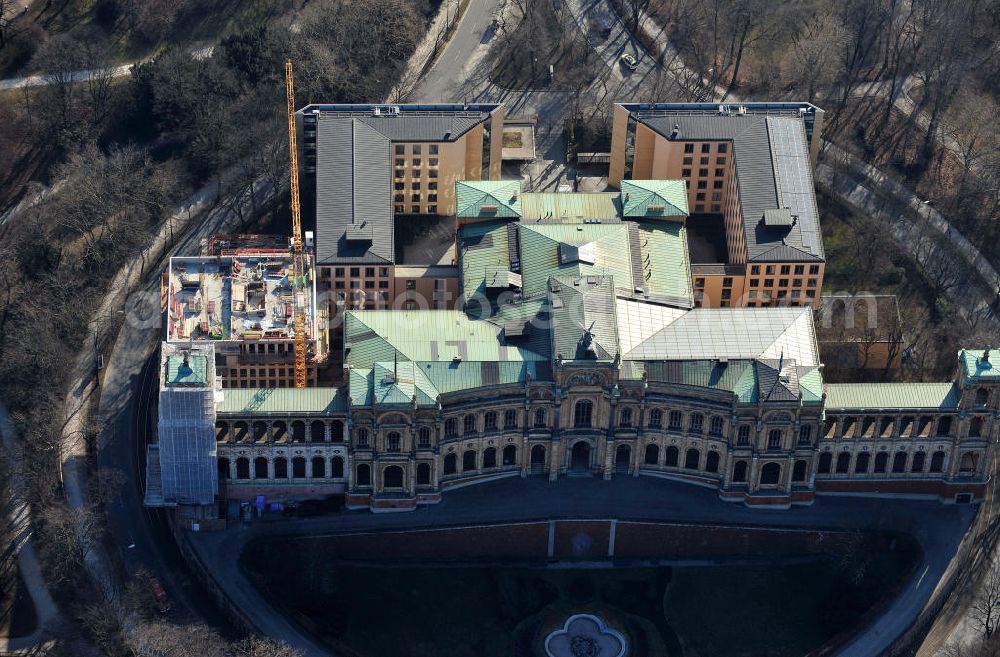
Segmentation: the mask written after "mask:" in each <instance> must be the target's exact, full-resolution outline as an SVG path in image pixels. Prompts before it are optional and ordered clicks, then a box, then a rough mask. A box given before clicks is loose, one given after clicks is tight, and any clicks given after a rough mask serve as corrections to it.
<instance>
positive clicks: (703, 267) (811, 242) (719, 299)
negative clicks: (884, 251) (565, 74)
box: [608, 103, 826, 308]
mask: <svg viewBox="0 0 1000 657" xmlns="http://www.w3.org/2000/svg"><path fill="white" fill-rule="evenodd" d="M822 124H823V111H822V110H821V109H819V108H817V107H815V106H813V105H810V104H808V103H746V104H741V105H712V104H689V103H616V104H615V106H614V123H613V127H612V144H611V166H610V170H609V174H608V177H609V182H610V184H611V185H612V186H616V187H617V186H619V185H621V184H623V183H624V181H628V180H632V179H644V180H648V179H657V180H663V179H681V180H684V181H685V182H686V183H687V186H688V207H689V208H690V209H691V213H692V216H691V218H690V220H689V222H688V226H689V229H690V231H691V238H692V246H693V247H694V248H693V250H692V267H691V269H692V272H691V273H692V275H693V277H694V286H695V291H696V295H697V301H698V303H699V305H707V306H712V307H723V308H725V307H737V306H750V307H755V306H770V305H778V304H781V305H813V306H816V307H818V306H819V305H820V296H821V294H820V292H821V290H822V287H823V268H824V265H825V262H826V256H825V254H824V251H823V239H822V234H821V232H820V227H819V213H818V211H817V209H816V197H815V192H814V189H813V182H812V163H813V162H814V161H815V158H816V155H817V153H818V148H819V139H820V131H821V130H822ZM622 189H623V190H624V187H622Z"/></svg>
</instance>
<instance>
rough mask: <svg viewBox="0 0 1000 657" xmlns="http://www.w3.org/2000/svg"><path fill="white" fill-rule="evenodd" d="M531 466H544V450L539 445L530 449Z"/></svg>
mask: <svg viewBox="0 0 1000 657" xmlns="http://www.w3.org/2000/svg"><path fill="white" fill-rule="evenodd" d="M531 465H539V466H543V465H545V448H544V447H542V446H541V445H535V446H534V447H532V448H531Z"/></svg>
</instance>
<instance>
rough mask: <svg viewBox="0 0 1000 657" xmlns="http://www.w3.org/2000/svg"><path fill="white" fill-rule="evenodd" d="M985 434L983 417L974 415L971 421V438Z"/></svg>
mask: <svg viewBox="0 0 1000 657" xmlns="http://www.w3.org/2000/svg"><path fill="white" fill-rule="evenodd" d="M982 435H983V418H981V417H974V418H972V420H971V421H970V422H969V438H981V437H982Z"/></svg>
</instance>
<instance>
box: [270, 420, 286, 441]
mask: <svg viewBox="0 0 1000 657" xmlns="http://www.w3.org/2000/svg"><path fill="white" fill-rule="evenodd" d="M271 440H273V441H274V442H276V443H283V442H286V441H287V440H288V425H287V424H285V423H284V422H282V421H281V420H278V421H277V422H275V423H274V424H273V425H272V426H271Z"/></svg>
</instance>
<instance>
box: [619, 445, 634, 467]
mask: <svg viewBox="0 0 1000 657" xmlns="http://www.w3.org/2000/svg"><path fill="white" fill-rule="evenodd" d="M631 464H632V448H631V447H629V446H628V445H619V446H618V449H616V450H615V470H617V471H618V472H628V469H629V466H630V465H631Z"/></svg>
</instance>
